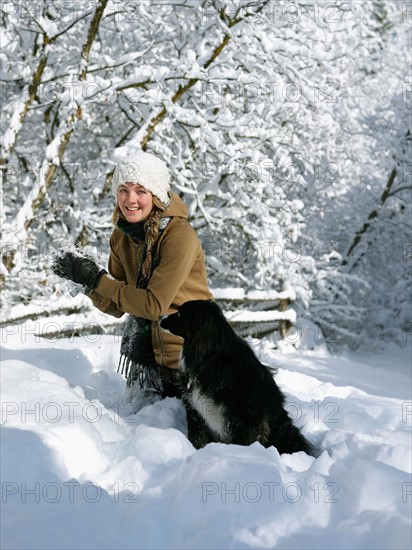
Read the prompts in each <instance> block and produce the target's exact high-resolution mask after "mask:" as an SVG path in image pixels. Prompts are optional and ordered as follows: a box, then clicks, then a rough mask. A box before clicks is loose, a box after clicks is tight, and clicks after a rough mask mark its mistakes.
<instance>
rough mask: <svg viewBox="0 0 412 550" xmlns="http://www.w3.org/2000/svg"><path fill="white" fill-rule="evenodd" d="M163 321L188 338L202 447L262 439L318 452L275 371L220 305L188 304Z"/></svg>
mask: <svg viewBox="0 0 412 550" xmlns="http://www.w3.org/2000/svg"><path fill="white" fill-rule="evenodd" d="M160 325H161V327H162V328H164V329H166V330H169V331H170V332H171V333H172V334H175V335H178V336H180V337H182V338H184V344H183V348H182V352H181V359H180V378H181V385H182V398H183V401H184V403H185V406H186V410H187V419H188V437H189V440H190V441H191V442H192V444H193V445H194V446H195V447H196V448H198V449H199V448H201V447H203V446H204V445H206V444H207V443H210V442H212V441H215V442H219V441H220V442H223V443H236V444H239V445H250V444H251V443H253V442H254V441H259V442H260V443H261V444H262V445H264V446H265V447H270V446H272V445H273V446H274V447H276V449H277V450H278V451H279V453H294V452H297V451H304V452H306V453H308V454H313V448H312V446H311V444H310V443H309V442H308V441H307V440H306V439H305V438H304V437H303V435H302V434H301V432H300V431H299V429H298V428H297V427H296V426H294V425H293V423H292V420H291V419H290V418H289V416H288V414H287V412H286V411H285V408H284V395H283V394H282V392H281V391H280V389H279V388H278V386H277V384H276V382H275V380H274V378H273V374H274V372H271V370H270V369H269V368H268V367H266V366H265V365H262V363H260V361H259V360H258V359H257V357H256V355H255V354H254V352H253V351H252V349H251V348H250V347H249V345H248V344H247V343H246V342H245V341H244V340H243V339H242V338H240V337H239V336H237V334H236V333H235V332H234V330H233V329H232V328H231V326H230V325H229V323H228V322H227V320H226V319H225V317H224V315H223V313H222V311H221V310H220V308H219V306H217V304H216V303H214V302H212V301H207V300H193V301H190V302H186V303H184V304H183V305H182V306H181V307H180V308H179V311H178V312H177V313H174V314H172V315H169V316H168V317H166V318H164V319H163V320H162V321H161V323H160Z"/></svg>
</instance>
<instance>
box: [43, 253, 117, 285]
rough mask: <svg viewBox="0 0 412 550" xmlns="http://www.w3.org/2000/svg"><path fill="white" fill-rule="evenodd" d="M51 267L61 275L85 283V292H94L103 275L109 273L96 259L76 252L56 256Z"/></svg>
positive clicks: (81, 283)
mask: <svg viewBox="0 0 412 550" xmlns="http://www.w3.org/2000/svg"><path fill="white" fill-rule="evenodd" d="M51 269H52V271H53V273H55V274H56V275H58V276H59V277H63V278H64V279H69V280H70V281H73V282H74V283H78V284H80V285H83V287H84V293H85V294H90V293H91V292H94V291H95V290H96V288H97V286H98V284H99V282H100V278H101V276H102V275H103V274H104V273H107V271H106V270H105V269H101V268H100V267H99V266H98V265H97V264H96V262H94V260H92V259H90V258H87V257H85V256H81V255H80V254H78V253H77V254H76V253H74V252H63V253H62V254H59V255H57V256H55V257H54V259H53V262H52V266H51Z"/></svg>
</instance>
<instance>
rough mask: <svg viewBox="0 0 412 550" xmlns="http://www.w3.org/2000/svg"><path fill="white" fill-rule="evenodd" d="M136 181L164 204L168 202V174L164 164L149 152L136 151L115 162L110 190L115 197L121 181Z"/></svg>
mask: <svg viewBox="0 0 412 550" xmlns="http://www.w3.org/2000/svg"><path fill="white" fill-rule="evenodd" d="M127 182H130V183H137V184H138V185H141V186H142V187H144V188H145V189H147V190H148V191H150V192H151V193H153V195H156V197H158V198H159V199H160V200H161V201H162V202H163V203H164V204H165V205H166V206H168V205H169V203H170V196H169V192H170V174H169V170H168V168H167V166H166V164H165V163H164V162H163V161H162V160H161V159H159V158H158V157H155V156H154V155H151V154H149V153H144V152H143V151H138V152H136V153H134V154H133V155H128V156H127V157H125V158H124V159H123V160H122V161H121V162H118V163H117V164H116V168H115V170H114V173H113V179H112V192H113V195H114V196H115V197H116V199H117V190H118V189H119V186H120V185H122V183H127Z"/></svg>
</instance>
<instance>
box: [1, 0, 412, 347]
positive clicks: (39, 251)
mask: <svg viewBox="0 0 412 550" xmlns="http://www.w3.org/2000/svg"><path fill="white" fill-rule="evenodd" d="M7 5H9V6H11V7H10V8H8V9H6V8H5V7H3V12H2V19H3V24H4V27H5V28H4V36H5V38H6V39H5V40H3V47H2V52H1V57H2V62H3V67H4V69H3V77H2V78H3V82H2V84H3V96H4V98H5V101H4V102H3V104H4V108H3V109H4V111H3V113H4V114H3V117H2V122H1V124H2V134H3V140H2V168H3V177H4V220H3V233H4V235H3V254H2V258H3V265H2V268H3V283H4V286H5V296H6V300H7V301H8V302H9V303H12V302H15V301H18V300H24V301H30V300H32V299H33V298H34V297H37V296H41V295H44V294H45V293H47V292H48V291H49V292H50V281H49V280H48V273H47V260H48V256H49V253H50V251H51V250H52V249H53V248H55V247H56V246H58V245H59V244H60V243H62V242H64V241H71V242H75V241H76V242H80V243H81V244H83V245H88V244H93V245H96V246H97V247H98V250H99V252H100V255H101V260H102V261H104V260H105V258H106V254H107V251H108V247H107V237H108V235H109V233H110V217H111V210H112V206H113V198H112V197H111V194H110V193H109V189H110V180H111V175H112V171H113V167H114V164H115V163H116V162H119V161H121V158H122V155H123V154H124V152H125V151H127V150H133V149H138V148H143V149H146V150H148V151H152V152H154V153H155V154H158V155H159V156H161V157H163V158H164V159H165V160H166V162H167V163H168V164H169V166H170V169H171V171H172V174H173V183H174V188H175V190H177V191H178V192H179V193H180V194H181V196H182V197H183V198H184V199H185V201H186V202H187V203H188V205H189V208H190V216H191V221H192V223H193V225H194V226H195V227H196V229H197V231H198V233H199V235H200V237H201V239H202V242H203V245H204V249H205V253H206V256H207V260H208V265H209V269H210V278H211V282H212V284H213V286H234V285H238V286H241V287H244V288H245V289H263V290H265V289H277V290H280V289H282V288H283V287H285V286H286V287H288V286H292V287H293V288H294V289H295V290H296V293H297V300H298V301H297V307H298V309H299V311H301V312H302V311H303V310H304V309H308V311H307V312H306V313H305V315H306V316H312V318H313V319H314V320H316V321H317V322H319V323H320V324H322V323H323V324H324V325H325V324H333V325H334V326H336V327H337V329H338V330H337V332H338V333H339V335H340V336H343V337H345V338H346V339H350V341H352V342H353V341H355V342H356V340H357V338H358V337H359V335H360V330H359V327H360V326H364V325H365V321H366V320H371V317H374V316H375V315H376V312H377V310H379V311H380V312H382V311H386V312H387V315H388V318H387V319H385V320H381V321H380V324H381V325H382V327H381V328H382V329H384V330H387V329H388V325H391V327H392V328H391V329H390V332H391V334H392V333H393V330H396V328H395V327H399V326H400V325H399V322H398V321H400V315H399V311H400V309H401V310H402V312H403V313H402V316H403V317H402V318H403V321H402V322H403V323H405V322H407V320H408V313H407V306H405V304H407V303H408V302H407V300H408V298H407V287H406V285H403V284H398V285H396V284H394V282H395V281H396V280H397V277H398V278H399V279H401V280H404V279H405V276H406V275H405V274H406V271H407V267H408V264H407V262H403V263H401V264H396V262H391V261H390V254H393V253H394V250H404V248H405V244H404V243H405V242H408V241H407V238H406V237H405V235H406V234H407V233H406V232H407V230H408V229H407V224H408V216H410V201H409V202H408V200H407V193H408V187H409V184H408V182H407V181H406V180H405V181H403V180H401V179H400V178H401V176H400V174H407V173H408V169H407V166H408V165H407V164H405V163H407V160H406V159H407V158H408V144H410V140H409V136H410V133H408V132H409V128H408V109H410V104H408V100H409V98H408V94H407V91H408V89H409V88H408V87H407V82H405V83H404V80H405V77H404V75H405V74H407V73H406V67H407V54H408V47H409V46H408V32H409V25H408V21H407V19H408V16H409V17H410V15H408V13H407V12H406V11H405V6H404V5H402V3H398V2H396V1H392V0H365V1H359V2H347V3H345V2H341V1H339V0H336V1H333V2H326V1H320V2H318V1H315V0H299V1H296V2H292V1H286V0H276V1H274V0H238V1H225V2H223V1H218V0H205V1H198V0H169V1H162V2H156V1H144V0H142V1H141V2H126V1H103V0H101V1H99V2H95V3H87V4H84V6H82V5H81V4H70V3H64V2H62V3H58V2H53V3H50V2H48V1H47V0H44V1H42V2H36V3H35V4H31V3H30V2H26V3H25V2H22V3H19V4H12V3H11V4H7ZM33 6H35V7H33ZM394 56H396V63H393V61H392V60H393V58H394ZM404 84H405V85H404ZM403 85H404V88H402V86H403ZM393 170H395V171H396V178H395V179H394V181H393V182H392V184H391V186H390V189H389V191H388V193H387V196H384V195H383V193H384V191H385V188H386V187H387V185H388V182H389V181H390V176H391V174H392V171H393ZM402 177H403V176H402ZM382 197H384V200H383V201H382ZM375 211H376V212H377V214H376V215H374V216H373V217H372V218H370V216H371V215H372V213H373V212H375ZM364 228H365V229H364ZM363 229H364V230H363ZM405 238H406V240H405ZM402 239H404V240H402ZM355 243H356V244H355ZM353 245H355V246H353ZM352 246H353V247H352ZM351 247H352V248H351ZM381 257H382V258H383V257H384V258H385V260H384V263H385V267H386V269H384V270H379V268H378V266H379V258H381ZM48 289H49V290H48ZM372 296H373V297H374V298H373V300H372V298H371V297H372ZM366 302H368V303H366ZM402 304H403V305H402ZM395 312H398V314H396V318H395ZM405 312H406V313H405ZM379 315H381V313H380V314H379ZM378 324H379V323H371V325H370V326H371V328H372V327H376V326H377V325H378Z"/></svg>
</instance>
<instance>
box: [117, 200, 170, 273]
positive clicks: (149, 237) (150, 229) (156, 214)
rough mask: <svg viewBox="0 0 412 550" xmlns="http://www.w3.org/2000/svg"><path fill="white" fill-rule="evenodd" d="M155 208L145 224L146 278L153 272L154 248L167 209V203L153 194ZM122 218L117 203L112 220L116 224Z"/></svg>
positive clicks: (143, 270) (143, 268) (143, 266)
mask: <svg viewBox="0 0 412 550" xmlns="http://www.w3.org/2000/svg"><path fill="white" fill-rule="evenodd" d="M152 198H153V208H152V211H151V212H150V214H149V217H148V218H147V220H146V222H145V224H144V232H145V243H146V258H145V260H144V262H143V265H142V275H143V277H145V278H149V277H150V275H151V273H152V264H153V248H154V245H155V243H156V241H157V239H158V237H159V226H160V220H161V218H162V214H163V212H164V211H165V210H166V205H165V203H164V202H162V201H161V200H160V199H159V198H157V197H156V195H152ZM120 218H123V219H124V216H123V214H122V212H121V210H120V208H119V206H118V205H117V204H116V207H115V209H114V212H113V216H112V221H113V224H114V225H116V224H117V222H118V221H119V219H120Z"/></svg>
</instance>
